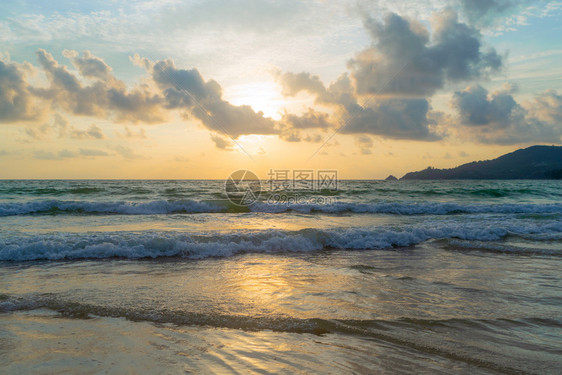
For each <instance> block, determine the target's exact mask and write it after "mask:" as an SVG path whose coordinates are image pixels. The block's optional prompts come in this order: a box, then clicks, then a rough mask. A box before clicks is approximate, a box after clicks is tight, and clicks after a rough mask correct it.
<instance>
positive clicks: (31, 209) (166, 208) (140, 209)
mask: <svg viewBox="0 0 562 375" xmlns="http://www.w3.org/2000/svg"><path fill="white" fill-rule="evenodd" d="M221 210H224V208H223V207H220V206H218V205H213V204H210V203H207V202H197V201H192V200H184V201H165V200H158V201H150V202H84V201H61V200H47V201H31V202H22V203H1V204H0V216H13V215H26V214H35V213H49V212H61V211H62V212H69V213H81V212H83V213H105V214H121V215H151V214H170V213H202V212H219V211H221Z"/></svg>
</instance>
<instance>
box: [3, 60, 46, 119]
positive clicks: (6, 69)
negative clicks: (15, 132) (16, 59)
mask: <svg viewBox="0 0 562 375" xmlns="http://www.w3.org/2000/svg"><path fill="white" fill-rule="evenodd" d="M0 57H1V56H0ZM30 70H31V66H30V65H29V64H27V63H24V64H17V63H10V62H6V61H3V60H1V59H0V122H6V123H8V122H17V121H32V120H38V119H40V118H41V117H42V115H43V108H42V107H41V105H40V103H38V101H37V98H36V97H35V96H34V95H33V92H32V91H31V90H30V87H29V85H28V83H27V76H26V72H27V71H30Z"/></svg>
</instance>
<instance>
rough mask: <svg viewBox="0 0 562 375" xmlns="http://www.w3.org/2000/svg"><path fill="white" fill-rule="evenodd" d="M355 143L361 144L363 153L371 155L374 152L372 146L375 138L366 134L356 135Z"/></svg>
mask: <svg viewBox="0 0 562 375" xmlns="http://www.w3.org/2000/svg"><path fill="white" fill-rule="evenodd" d="M355 143H356V144H357V145H358V146H359V148H360V150H361V153H362V154H363V155H371V154H372V153H373V152H372V151H371V148H372V147H373V140H372V139H371V137H369V136H366V135H364V134H361V135H358V136H357V137H355Z"/></svg>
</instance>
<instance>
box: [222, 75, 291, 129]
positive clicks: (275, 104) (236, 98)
mask: <svg viewBox="0 0 562 375" xmlns="http://www.w3.org/2000/svg"><path fill="white" fill-rule="evenodd" d="M224 98H225V99H226V100H228V101H229V102H231V103H232V104H234V105H238V106H239V105H249V106H251V107H252V108H253V109H254V111H256V112H258V111H261V112H263V114H264V116H265V117H271V118H273V119H275V120H279V119H281V112H282V110H283V108H284V107H285V106H286V104H287V102H286V100H285V99H284V98H283V95H281V92H280V89H279V87H278V86H277V85H276V84H275V83H274V82H266V81H262V82H249V83H244V84H240V85H234V86H230V87H226V88H225V92H224Z"/></svg>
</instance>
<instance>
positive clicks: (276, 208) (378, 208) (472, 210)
mask: <svg viewBox="0 0 562 375" xmlns="http://www.w3.org/2000/svg"><path fill="white" fill-rule="evenodd" d="M250 209H251V210H252V211H254V212H270V213H282V212H288V211H295V212H299V213H313V212H322V213H346V212H350V213H378V214H396V215H449V214H483V213H494V214H527V213H528V214H535V213H539V214H542V213H552V214H560V213H562V204H560V203H552V204H515V203H512V204H459V203H450V202H424V203H420V202H378V203H347V202H336V203H333V204H281V203H277V204H271V203H261V202H256V203H254V204H253V205H251V206H250Z"/></svg>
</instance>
